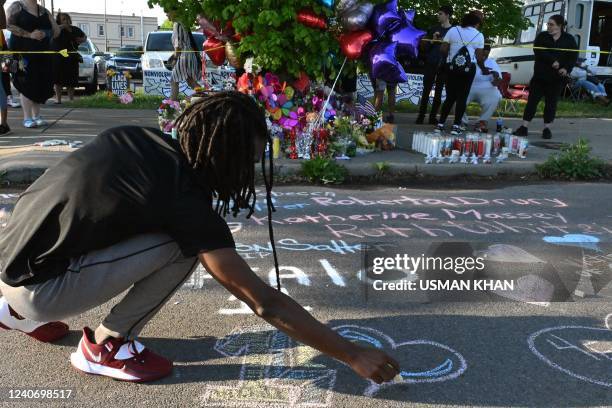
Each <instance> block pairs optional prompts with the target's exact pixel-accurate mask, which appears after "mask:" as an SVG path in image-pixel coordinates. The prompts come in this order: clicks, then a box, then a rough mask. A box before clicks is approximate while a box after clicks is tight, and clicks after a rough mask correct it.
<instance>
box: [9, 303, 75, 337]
mask: <svg viewBox="0 0 612 408" xmlns="http://www.w3.org/2000/svg"><path fill="white" fill-rule="evenodd" d="M0 329H5V330H17V331H20V332H22V333H25V334H27V335H28V336H30V337H33V338H35V339H36V340H38V341H42V342H43V343H52V342H54V341H56V340H59V339H61V338H62V337H65V336H66V335H68V333H70V330H69V328H68V325H67V324H66V323H62V322H51V323H46V322H36V321H34V320H30V319H25V318H23V317H21V316H19V314H17V313H16V312H15V311H14V310H13V309H11V308H10V307H9V304H8V303H7V302H6V300H5V299H4V297H0Z"/></svg>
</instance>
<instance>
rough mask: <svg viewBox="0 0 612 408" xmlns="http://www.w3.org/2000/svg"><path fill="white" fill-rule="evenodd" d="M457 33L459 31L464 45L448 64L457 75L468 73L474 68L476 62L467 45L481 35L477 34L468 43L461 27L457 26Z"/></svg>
mask: <svg viewBox="0 0 612 408" xmlns="http://www.w3.org/2000/svg"><path fill="white" fill-rule="evenodd" d="M455 28H457V27H455ZM457 33H459V38H461V42H462V43H463V47H461V48H460V49H459V51H457V54H455V56H454V57H453V58H452V59H451V61H450V63H449V64H448V69H449V70H450V71H451V72H453V73H455V74H457V75H467V74H469V73H470V71H471V70H472V69H473V68H474V62H473V61H472V57H471V56H470V50H468V47H467V46H468V44H471V43H472V41H474V40H475V39H476V37H478V36H479V35H480V33H478V34H476V35H475V36H474V38H472V39H471V40H470V42H468V43H466V42H465V41H463V37H462V36H461V31H460V30H459V28H457Z"/></svg>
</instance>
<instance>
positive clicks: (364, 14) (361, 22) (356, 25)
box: [341, 3, 374, 31]
mask: <svg viewBox="0 0 612 408" xmlns="http://www.w3.org/2000/svg"><path fill="white" fill-rule="evenodd" d="M373 12H374V5H373V4H372V3H363V4H360V5H359V6H358V7H357V8H355V9H353V10H349V11H347V12H346V13H344V14H343V15H342V17H341V22H342V26H343V27H344V28H345V29H346V30H348V31H358V30H361V29H363V28H365V26H366V25H367V24H368V21H369V20H370V17H372V13H373Z"/></svg>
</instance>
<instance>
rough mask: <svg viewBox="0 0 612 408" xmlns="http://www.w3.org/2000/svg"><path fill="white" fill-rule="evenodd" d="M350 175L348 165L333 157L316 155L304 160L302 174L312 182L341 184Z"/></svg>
mask: <svg viewBox="0 0 612 408" xmlns="http://www.w3.org/2000/svg"><path fill="white" fill-rule="evenodd" d="M347 175H348V170H347V169H346V167H344V166H342V165H340V164H338V163H336V161H335V160H333V159H326V158H323V157H315V158H314V159H311V160H306V161H304V162H302V176H304V177H306V178H307V179H308V181H310V182H311V183H323V184H341V183H343V182H344V180H345V179H346V177H347Z"/></svg>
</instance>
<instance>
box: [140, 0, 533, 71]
mask: <svg viewBox="0 0 612 408" xmlns="http://www.w3.org/2000/svg"><path fill="white" fill-rule="evenodd" d="M385 1H387V0H372V3H374V4H380V3H384V2H385ZM447 3H448V2H447V1H442V0H419V1H418V2H416V1H414V0H399V4H400V6H401V7H404V8H414V9H416V10H417V17H416V25H417V26H418V27H421V28H424V29H426V28H429V27H430V26H432V25H434V24H435V23H436V14H437V11H438V8H439V7H440V6H441V5H442V4H447ZM452 4H453V7H454V8H455V18H456V21H459V20H460V19H461V16H462V15H463V14H464V13H465V12H467V11H470V10H473V9H481V10H483V11H484V13H485V15H486V21H485V25H484V28H483V31H484V32H485V34H486V35H487V36H491V37H492V36H504V37H514V36H515V35H516V33H517V32H518V31H519V30H520V29H523V28H526V27H527V25H526V23H525V21H526V20H525V19H524V18H523V16H522V13H521V4H522V3H521V2H520V1H519V0H455V1H453V2H452ZM153 5H159V6H161V7H166V8H167V7H169V6H174V7H176V6H177V5H178V6H179V20H180V21H182V22H184V23H185V24H187V25H192V23H193V22H194V21H195V18H196V16H197V14H199V13H202V12H203V13H204V15H205V16H206V17H207V18H208V19H209V20H210V21H214V20H218V21H220V22H222V26H225V23H226V22H228V21H232V24H233V25H234V28H235V29H236V30H237V31H238V32H239V33H240V34H242V37H243V41H242V42H241V44H240V47H239V49H238V52H239V53H240V56H241V58H247V57H250V56H252V57H254V58H255V62H256V64H258V65H260V66H262V67H263V68H264V69H265V70H269V71H274V72H276V73H277V74H279V75H287V76H293V77H296V76H298V75H299V74H300V72H302V71H304V72H306V73H307V74H308V75H309V76H310V77H312V78H316V79H318V80H325V79H330V78H334V77H335V74H336V73H337V70H338V69H339V68H340V66H341V65H342V61H343V60H344V57H343V56H342V54H341V52H340V47H339V45H338V41H337V39H336V38H335V36H334V34H333V33H332V32H331V31H324V30H319V29H314V28H309V27H306V26H304V25H302V24H299V23H298V22H297V21H296V16H297V14H298V12H299V11H300V10H302V9H305V8H309V9H312V10H313V11H314V12H315V13H317V14H319V15H324V16H326V17H328V18H329V17H332V16H333V15H334V11H333V10H330V9H328V8H327V7H324V6H322V5H321V4H320V3H319V2H317V1H313V0H227V1H226V0H180V1H179V0H149V6H153Z"/></svg>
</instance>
